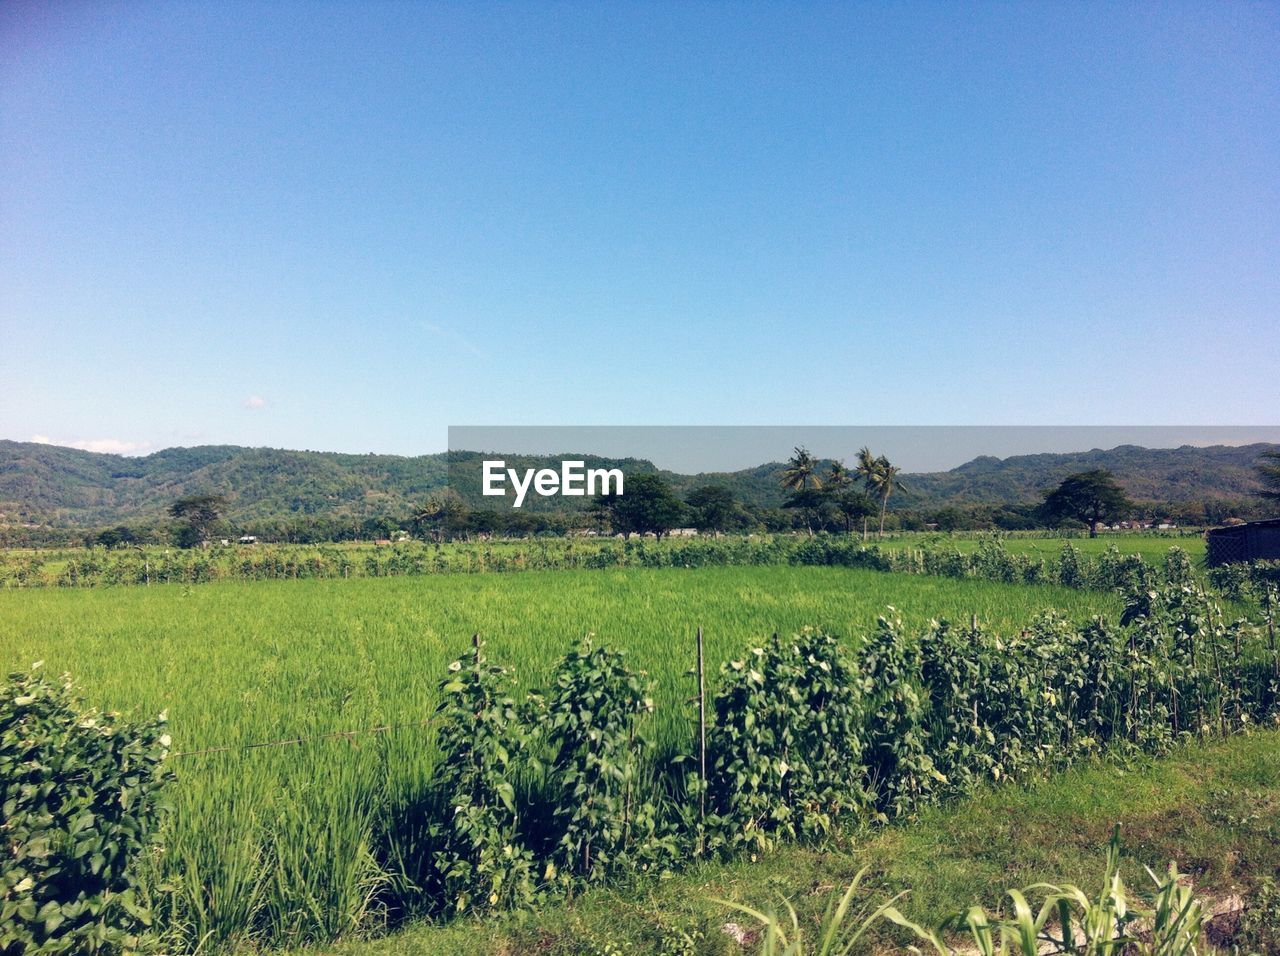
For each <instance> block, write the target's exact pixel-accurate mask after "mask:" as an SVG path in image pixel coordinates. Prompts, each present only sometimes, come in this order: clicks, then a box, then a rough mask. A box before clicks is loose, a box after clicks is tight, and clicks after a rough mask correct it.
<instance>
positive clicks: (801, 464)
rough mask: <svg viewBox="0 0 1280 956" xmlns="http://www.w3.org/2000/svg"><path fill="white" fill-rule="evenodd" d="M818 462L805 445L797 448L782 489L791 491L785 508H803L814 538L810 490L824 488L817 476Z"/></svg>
mask: <svg viewBox="0 0 1280 956" xmlns="http://www.w3.org/2000/svg"><path fill="white" fill-rule="evenodd" d="M817 469H818V462H817V460H816V459H815V458H814V457H813V455H811V454H809V449H807V448H805V447H804V446H803V445H800V446H797V447H796V449H795V454H794V455H792V456H791V457H790V458H789V459H788V460H787V467H786V470H785V471H783V472H782V487H783V488H788V489H790V490H791V497H790V498H789V499H788V500H787V503H786V504H785V505H783V507H784V508H802V509H803V510H804V523H805V526H806V527H807V528H808V529H809V536H810V537H812V536H813V518H814V501H813V498H814V495H813V494H812V493H811V492H810V489H811V488H812V489H814V490H816V489H818V488H821V487H822V479H820V478H819V477H818V475H817Z"/></svg>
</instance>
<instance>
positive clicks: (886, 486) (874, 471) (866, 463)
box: [857, 445, 907, 538]
mask: <svg viewBox="0 0 1280 956" xmlns="http://www.w3.org/2000/svg"><path fill="white" fill-rule="evenodd" d="M901 472H902V469H901V468H899V467H898V466H897V465H895V464H892V463H891V462H890V461H889V459H888V458H886V457H885V456H884V455H881V456H880V457H878V458H877V457H876V456H875V455H873V454H871V449H870V448H867V447H866V446H865V445H864V446H863V447H862V448H861V449H860V450H859V451H858V468H857V473H858V475H859V476H860V477H861V478H862V483H863V484H864V485H866V486H867V491H868V492H870V493H871V494H873V495H875V496H876V497H877V498H879V499H880V530H879V531H878V532H877V533H876V537H877V538H883V537H884V514H885V512H886V511H888V510H889V496H890V495H892V494H893V493H894V492H895V491H902V492H905V491H906V490H907V486H906V485H904V484H903V483H902V482H901V481H900V480H899V478H898V475H899V474H901Z"/></svg>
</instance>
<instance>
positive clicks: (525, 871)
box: [434, 641, 536, 913]
mask: <svg viewBox="0 0 1280 956" xmlns="http://www.w3.org/2000/svg"><path fill="white" fill-rule="evenodd" d="M509 685H510V674H509V672H508V671H507V670H506V669H505V668H502V667H497V666H494V665H491V664H488V663H486V661H485V658H484V653H483V649H482V645H481V644H480V642H479V641H477V642H476V645H475V649H474V651H473V653H472V654H471V655H470V656H469V657H465V658H460V659H458V660H456V661H454V662H453V663H452V664H450V665H449V674H448V676H447V677H446V678H445V679H444V680H443V681H442V682H441V684H440V694H441V698H442V699H441V702H440V706H439V708H438V710H437V713H438V714H439V715H440V717H441V719H442V723H441V727H440V736H439V743H438V746H439V748H440V752H441V760H440V778H439V787H440V790H441V793H442V802H443V805H444V808H443V814H444V820H443V821H442V822H441V823H440V824H439V825H438V826H437V828H436V831H435V833H434V836H435V839H436V841H437V843H438V849H437V850H436V851H435V869H436V872H437V874H438V877H439V880H440V882H441V890H442V894H443V898H444V903H445V905H446V906H447V908H448V909H449V911H450V912H454V913H470V912H484V911H486V910H489V909H509V908H513V907H520V906H525V905H528V904H529V903H530V902H532V901H533V900H534V898H535V894H536V882H535V872H534V863H533V854H532V853H531V852H530V851H529V850H528V849H527V848H526V847H525V846H523V845H522V844H521V842H520V839H519V826H520V814H519V808H518V806H517V803H516V793H515V784H514V780H515V774H516V770H517V768H518V767H520V766H521V765H522V764H523V765H527V764H528V759H529V747H528V744H529V739H528V733H527V732H526V729H525V725H524V723H523V722H522V720H521V717H520V714H519V711H518V709H517V707H516V703H515V700H514V699H513V698H512V697H511V696H510V693H509V691H508V688H509Z"/></svg>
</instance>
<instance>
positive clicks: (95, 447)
mask: <svg viewBox="0 0 1280 956" xmlns="http://www.w3.org/2000/svg"><path fill="white" fill-rule="evenodd" d="M31 440H32V441H33V442H35V443H36V444H37V445H59V446H61V447H63V448H79V449H80V450H81V451H96V452H101V453H102V454H105V455H137V454H141V453H142V452H144V451H147V450H148V449H149V448H150V447H151V442H149V441H121V440H120V439H119V438H81V439H79V440H77V441H58V440H57V439H55V438H50V437H49V436H48V435H32V436H31Z"/></svg>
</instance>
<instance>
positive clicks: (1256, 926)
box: [1235, 877, 1280, 956]
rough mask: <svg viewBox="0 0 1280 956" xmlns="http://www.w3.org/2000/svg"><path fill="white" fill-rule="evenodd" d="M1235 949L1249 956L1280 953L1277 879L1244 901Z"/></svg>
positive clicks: (1279, 899) (1266, 881)
mask: <svg viewBox="0 0 1280 956" xmlns="http://www.w3.org/2000/svg"><path fill="white" fill-rule="evenodd" d="M1235 945H1236V948H1237V949H1238V951H1239V952H1240V953H1242V954H1249V956H1253V954H1255V953H1256V954H1258V956H1263V954H1266V953H1276V952H1280V886H1277V885H1276V881H1275V879H1274V878H1272V877H1267V878H1266V879H1264V880H1263V881H1262V882H1261V883H1260V884H1259V885H1258V887H1257V889H1256V890H1255V891H1254V892H1253V895H1252V896H1250V897H1249V898H1248V899H1247V900H1246V901H1245V906H1244V913H1243V914H1242V916H1241V920H1240V929H1239V932H1237V933H1236V937H1235Z"/></svg>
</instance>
